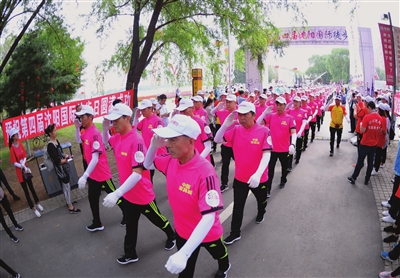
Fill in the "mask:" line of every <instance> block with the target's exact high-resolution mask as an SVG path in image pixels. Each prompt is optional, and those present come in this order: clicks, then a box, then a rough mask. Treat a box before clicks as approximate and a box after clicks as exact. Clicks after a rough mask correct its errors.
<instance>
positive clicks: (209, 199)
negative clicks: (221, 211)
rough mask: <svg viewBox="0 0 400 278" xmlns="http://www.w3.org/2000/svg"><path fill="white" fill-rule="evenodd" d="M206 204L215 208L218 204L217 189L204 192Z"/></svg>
mask: <svg viewBox="0 0 400 278" xmlns="http://www.w3.org/2000/svg"><path fill="white" fill-rule="evenodd" d="M205 198H206V204H207V205H209V206H210V207H213V208H215V207H216V206H218V205H219V195H218V192H217V190H214V189H211V190H209V191H208V192H207V194H206V197H205Z"/></svg>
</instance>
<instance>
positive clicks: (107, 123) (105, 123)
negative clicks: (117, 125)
mask: <svg viewBox="0 0 400 278" xmlns="http://www.w3.org/2000/svg"><path fill="white" fill-rule="evenodd" d="M101 126H102V128H103V130H106V131H109V130H110V129H111V121H110V120H107V119H105V118H104V119H103V123H102V124H101Z"/></svg>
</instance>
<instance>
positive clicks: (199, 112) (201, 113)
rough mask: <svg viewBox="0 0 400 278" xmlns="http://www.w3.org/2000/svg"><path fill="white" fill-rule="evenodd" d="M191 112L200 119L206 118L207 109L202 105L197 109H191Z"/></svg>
mask: <svg viewBox="0 0 400 278" xmlns="http://www.w3.org/2000/svg"><path fill="white" fill-rule="evenodd" d="M193 113H194V115H195V116H196V117H199V118H200V119H202V120H207V119H208V114H207V111H206V110H205V109H204V108H203V107H200V108H199V109H193Z"/></svg>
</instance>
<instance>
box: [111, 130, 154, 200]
mask: <svg viewBox="0 0 400 278" xmlns="http://www.w3.org/2000/svg"><path fill="white" fill-rule="evenodd" d="M108 142H110V145H111V146H112V147H113V150H114V154H115V162H116V163H117V168H118V176H119V181H120V184H121V185H122V184H123V183H124V182H125V181H126V179H127V178H128V177H129V176H130V175H131V174H132V169H133V168H138V167H141V168H143V161H144V158H145V155H146V152H147V148H146V147H145V145H144V141H143V138H142V137H141V136H140V135H139V134H138V133H137V132H136V130H133V129H132V130H131V131H130V132H128V133H127V134H124V135H121V134H119V133H117V134H115V135H114V136H112V137H111V138H110V140H109V141H108ZM123 196H124V198H125V199H126V200H127V201H129V202H131V203H132V204H137V205H147V204H149V203H151V202H152V201H153V200H154V199H155V198H156V195H155V194H154V191H153V184H152V183H151V181H150V172H149V171H148V170H143V172H142V178H141V179H140V180H139V182H138V183H137V184H136V185H135V187H133V188H132V189H131V190H129V191H128V192H126V193H125V194H124V195H123Z"/></svg>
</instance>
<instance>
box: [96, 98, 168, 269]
mask: <svg viewBox="0 0 400 278" xmlns="http://www.w3.org/2000/svg"><path fill="white" fill-rule="evenodd" d="M148 102H149V104H150V105H149V107H148V108H149V109H147V110H149V111H151V113H152V107H151V103H150V101H148ZM139 111H140V110H139ZM131 116H132V110H131V109H130V108H129V107H128V106H127V105H125V104H122V103H121V104H117V105H115V107H114V108H113V110H111V113H110V114H109V115H107V116H105V117H104V121H103V136H105V138H106V140H107V141H108V142H109V143H110V145H111V146H112V148H113V150H114V155H115V161H116V163H117V169H118V175H119V179H120V184H121V185H120V187H119V188H118V189H116V190H115V191H113V192H111V193H109V194H108V195H107V196H106V197H105V198H104V202H103V205H104V206H106V207H113V206H115V204H116V203H117V202H118V200H120V199H121V198H122V199H124V201H125V202H124V219H125V223H126V234H125V239H124V255H123V256H122V257H121V258H118V259H117V262H118V263H120V264H129V263H133V262H137V261H138V260H139V258H138V256H137V253H136V244H137V235H138V227H139V218H140V215H142V214H143V215H145V216H146V217H147V218H148V219H149V220H150V221H151V222H152V223H153V224H154V225H155V226H157V227H158V228H160V229H161V230H162V231H163V232H164V233H165V234H166V235H167V240H166V243H165V249H166V250H172V249H173V248H174V247H175V233H174V231H173V229H172V228H171V224H170V223H169V221H168V219H167V218H166V217H165V216H163V215H162V214H161V212H160V210H159V209H158V207H157V204H156V200H155V199H156V196H155V194H154V190H153V184H152V183H151V181H150V173H149V171H148V170H146V169H144V167H143V162H144V158H145V155H146V152H147V148H146V146H145V144H144V140H143V138H142V137H141V136H140V135H139V134H138V133H137V132H136V130H135V129H132V125H131ZM111 121H112V125H113V127H114V129H115V131H116V132H117V133H116V134H115V135H114V136H111V137H109V133H108V130H109V129H110V122H111Z"/></svg>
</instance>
